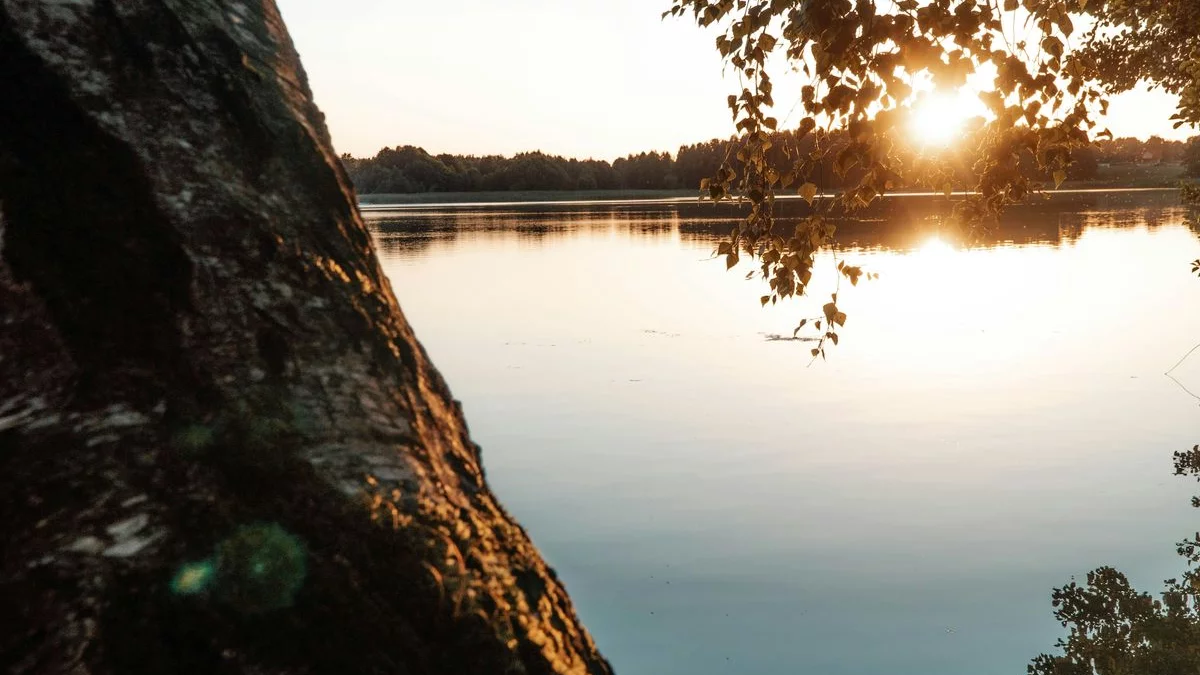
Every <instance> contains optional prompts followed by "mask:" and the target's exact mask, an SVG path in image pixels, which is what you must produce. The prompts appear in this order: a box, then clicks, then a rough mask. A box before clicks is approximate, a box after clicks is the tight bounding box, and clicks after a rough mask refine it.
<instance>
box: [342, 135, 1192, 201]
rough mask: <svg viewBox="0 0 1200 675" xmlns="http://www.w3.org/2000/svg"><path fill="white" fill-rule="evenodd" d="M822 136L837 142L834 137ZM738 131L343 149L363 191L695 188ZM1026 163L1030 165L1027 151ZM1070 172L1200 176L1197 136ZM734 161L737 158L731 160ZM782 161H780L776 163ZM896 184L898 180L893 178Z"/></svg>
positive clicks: (837, 182) (1079, 163) (1108, 147)
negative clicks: (622, 149)
mask: <svg viewBox="0 0 1200 675" xmlns="http://www.w3.org/2000/svg"><path fill="white" fill-rule="evenodd" d="M814 142H816V141H815V139H814V137H813V136H806V137H804V138H802V139H799V140H798V139H797V138H796V137H795V134H794V133H792V132H780V133H777V134H775V135H774V137H773V143H774V144H773V147H772V149H771V153H773V154H776V155H777V157H776V158H775V159H776V160H779V161H786V159H787V157H788V155H791V156H792V157H797V156H801V155H804V154H806V153H810V152H811V151H812V150H813V147H814ZM820 142H822V143H828V144H832V145H833V146H836V145H837V144H838V143H839V140H838V139H837V138H836V137H826V138H824V139H822V140H821V141H820ZM970 145H971V144H970V143H969V142H965V143H961V144H960V147H959V148H958V149H951V150H946V151H944V152H943V153H942V155H941V156H940V160H941V161H945V162H947V163H948V166H951V167H953V174H956V175H958V176H960V177H961V178H963V179H966V178H967V177H968V175H969V173H970V166H971V161H972V157H973V155H972V154H971V152H970V151H969V150H966V149H964V148H968V147H970ZM736 147H737V146H736V144H735V139H732V138H731V139H725V140H721V139H713V140H710V141H707V142H704V143H696V144H694V145H685V146H683V147H681V148H679V150H678V152H676V153H675V156H674V157H672V156H671V155H670V154H669V153H666V152H643V153H640V154H637V155H629V156H627V157H622V158H620V159H617V160H615V161H613V162H612V163H609V162H607V161H604V160H597V159H582V160H581V159H567V158H564V157H560V156H557V155H548V154H545V153H543V152H523V153H520V154H518V155H515V156H513V157H502V156H499V155H487V156H482V157H477V156H474V155H447V154H441V155H431V154H429V153H428V152H426V151H425V150H423V149H421V148H418V147H414V146H411V145H406V146H397V147H395V148H384V149H382V150H380V151H379V152H378V153H377V154H376V155H375V156H374V157H370V158H356V157H352V156H350V155H342V158H341V159H342V163H343V164H344V165H345V167H346V170H347V172H348V173H349V174H350V179H351V180H352V181H353V182H354V186H355V188H356V189H357V190H358V192H359V193H360V194H383V193H392V194H397V193H413V192H480V191H528V190H549V191H565V190H674V189H692V188H696V187H697V186H699V185H700V181H701V180H702V179H704V178H708V177H710V176H712V175H713V173H714V172H716V170H717V169H718V167H720V166H721V162H722V160H724V159H725V157H726V156H727V155H729V156H731V157H734V156H735V155H736ZM835 157H836V152H831V153H829V154H828V156H827V158H826V159H825V160H823V161H821V162H819V163H818V165H817V167H816V169H815V171H814V173H813V175H812V178H813V182H815V183H817V184H818V185H821V186H822V187H824V188H837V187H840V186H841V185H842V184H843V183H844V182H845V181H847V180H850V179H853V178H854V176H853V174H852V173H851V174H849V175H848V176H841V175H838V172H835V171H834V170H833V162H834V158H835ZM1029 159H1030V161H1029V162H1028V163H1027V164H1028V168H1027V169H1026V170H1028V171H1031V172H1033V171H1035V169H1033V166H1034V162H1032V158H1029ZM1073 161H1074V163H1073V164H1072V166H1071V167H1070V169H1069V171H1068V174H1069V178H1070V179H1073V180H1089V179H1094V178H1096V177H1097V174H1098V172H1099V170H1100V167H1101V165H1104V164H1109V165H1136V164H1159V163H1182V164H1183V165H1184V168H1185V172H1186V173H1187V175H1189V176H1194V177H1200V136H1198V137H1196V138H1193V139H1192V140H1191V141H1188V142H1182V141H1167V140H1164V139H1162V138H1159V137H1157V136H1153V137H1151V138H1149V139H1148V140H1145V141H1142V140H1138V139H1136V138H1117V139H1111V140H1109V139H1105V140H1100V141H1098V142H1096V143H1095V144H1094V145H1092V146H1089V147H1084V148H1079V149H1077V150H1076V151H1075V152H1074V155H1073ZM735 162H736V160H735ZM776 165H779V164H776ZM898 187H901V186H898Z"/></svg>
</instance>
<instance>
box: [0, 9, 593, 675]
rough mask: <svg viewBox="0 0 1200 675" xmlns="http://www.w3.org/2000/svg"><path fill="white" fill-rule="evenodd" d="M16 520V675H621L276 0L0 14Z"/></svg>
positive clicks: (0, 475)
mask: <svg viewBox="0 0 1200 675" xmlns="http://www.w3.org/2000/svg"><path fill="white" fill-rule="evenodd" d="M400 65H403V64H400ZM464 273H469V271H464ZM0 518H2V522H3V523H4V527H5V531H4V537H3V543H2V544H0V550H2V551H3V557H2V559H0V574H2V576H0V608H2V609H0V666H3V668H4V671H5V672H14V673H61V672H69V673H122V674H123V673H135V672H153V673H186V672H204V673H208V672H230V673H264V674H265V673H347V674H352V673H454V674H455V675H460V674H462V673H473V672H478V673H483V672H486V673H568V672H569V673H597V674H599V673H609V672H610V668H609V666H608V664H607V662H606V661H605V660H604V659H603V658H602V657H601V656H600V655H599V654H598V653H597V651H596V647H595V645H594V644H593V642H592V639H591V637H590V636H589V635H588V633H587V631H586V630H584V628H583V627H582V626H581V625H580V624H579V621H578V620H577V619H576V617H575V614H574V610H573V609H572V606H571V602H570V600H569V598H568V597H567V594H566V592H565V591H564V590H563V587H562V585H561V584H560V583H559V582H558V581H557V578H556V577H555V575H554V572H553V570H551V569H550V568H549V567H548V566H547V565H546V564H545V563H544V562H543V561H542V560H541V558H540V557H539V555H538V553H537V551H536V549H535V548H534V546H533V545H532V544H531V543H530V541H529V538H528V537H527V536H526V534H525V532H524V531H523V530H522V529H521V528H520V526H518V525H517V524H516V523H515V522H514V521H513V520H512V518H510V517H509V516H508V515H507V514H506V513H505V512H504V510H503V508H501V507H500V505H499V504H498V503H497V502H496V499H495V498H494V497H493V495H492V493H491V492H490V491H489V490H488V487H487V484H486V483H485V481H484V477H483V472H482V469H481V465H480V458H479V448H478V447H477V446H476V445H475V444H474V443H472V442H471V440H470V437H469V436H468V434H467V429H466V424H465V422H464V421H463V417H462V413H461V410H460V407H459V405H458V403H457V402H456V401H454V400H453V399H452V398H451V396H450V392H449V390H448V389H447V387H446V384H445V383H444V382H443V380H442V378H441V376H440V375H439V374H438V372H437V370H436V369H435V368H434V367H433V365H432V364H431V363H430V362H429V360H428V358H427V356H426V354H425V352H424V350H423V349H422V348H421V346H420V344H419V343H418V342H417V340H416V338H415V337H414V336H413V333H412V330H411V329H410V327H409V325H408V323H407V322H406V321H405V319H404V316H403V315H402V314H401V312H400V308H399V306H398V305H397V303H396V300H395V297H394V296H393V295H392V291H391V288H390V286H389V284H388V281H387V279H386V278H385V277H384V275H383V272H382V271H381V269H380V267H379V263H378V261H377V259H376V257H375V252H374V247H373V245H372V242H371V238H370V236H369V234H368V231H367V229H366V227H365V226H364V225H363V222H362V220H361V219H360V217H359V214H358V211H357V208H356V207H355V204H354V200H353V194H352V190H351V187H350V185H349V183H348V181H347V178H346V175H345V173H344V172H343V170H342V168H341V165H340V163H339V161H338V159H337V157H336V156H335V155H334V153H333V150H332V147H331V144H330V140H329V135H328V132H327V130H326V128H325V124H324V121H323V118H322V115H321V113H320V112H319V111H318V110H317V108H316V107H315V106H314V105H313V102H312V95H311V92H310V91H309V88H308V84H307V81H306V78H305V75H304V72H303V70H302V69H301V67H300V63H299V59H298V58H297V56H296V53H295V51H294V49H293V47H292V44H291V41H290V39H289V37H288V35H287V32H286V30H285V28H284V25H283V22H282V20H281V19H280V16H279V12H278V10H277V9H276V7H275V4H274V2H273V1H272V0H263V1H261V2H235V1H232V0H230V1H228V2H218V1H216V0H74V1H70V2H68V1H65V0H41V1H34V0H0Z"/></svg>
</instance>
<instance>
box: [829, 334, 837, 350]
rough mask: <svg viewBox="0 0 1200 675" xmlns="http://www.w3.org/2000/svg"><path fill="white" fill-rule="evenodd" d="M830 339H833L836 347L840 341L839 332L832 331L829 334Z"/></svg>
mask: <svg viewBox="0 0 1200 675" xmlns="http://www.w3.org/2000/svg"><path fill="white" fill-rule="evenodd" d="M829 339H830V340H833V346H834V347H836V346H837V343H838V334H837V333H830V334H829Z"/></svg>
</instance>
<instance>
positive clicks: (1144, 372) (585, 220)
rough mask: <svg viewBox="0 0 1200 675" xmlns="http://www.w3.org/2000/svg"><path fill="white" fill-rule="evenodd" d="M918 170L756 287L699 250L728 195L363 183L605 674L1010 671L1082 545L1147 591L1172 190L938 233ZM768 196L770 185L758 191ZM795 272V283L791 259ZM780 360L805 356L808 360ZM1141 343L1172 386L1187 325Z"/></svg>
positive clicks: (431, 344)
mask: <svg viewBox="0 0 1200 675" xmlns="http://www.w3.org/2000/svg"><path fill="white" fill-rule="evenodd" d="M944 202H945V200H940V199H930V198H915V197H914V198H903V197H899V198H894V199H893V200H892V201H891V202H889V204H890V206H889V207H888V209H887V210H886V212H885V213H882V214H880V215H879V216H878V217H876V218H873V219H871V220H870V221H869V222H863V223H857V224H853V225H846V226H844V227H842V228H841V229H840V230H839V245H838V248H837V250H836V257H837V259H839V260H846V261H848V262H849V263H851V264H858V265H861V266H862V267H863V268H864V269H865V270H866V271H870V272H877V273H878V274H879V279H877V280H871V281H860V283H859V284H858V285H857V286H856V287H851V286H850V285H849V284H848V283H845V282H843V283H842V287H841V291H840V296H839V299H840V302H839V305H840V306H841V307H842V308H843V309H844V310H845V311H846V312H847V313H848V315H849V319H848V321H847V323H846V326H845V328H844V329H843V330H842V331H841V333H842V334H841V344H840V346H838V347H831V348H830V349H829V350H828V360H827V361H826V362H821V361H819V360H818V361H817V362H816V363H812V358H811V356H810V355H809V350H810V349H811V347H812V344H811V343H810V342H806V341H799V340H786V339H779V338H780V337H786V338H790V337H791V336H792V330H793V328H794V327H795V326H796V324H797V322H798V320H799V319H800V318H802V317H815V316H816V315H819V314H820V307H821V305H822V304H823V303H824V302H826V301H827V299H828V296H829V293H830V292H831V291H832V290H833V286H832V285H830V284H832V283H833V281H834V277H835V274H833V266H834V265H835V259H834V257H833V255H834V254H833V253H829V254H826V255H825V256H823V257H822V258H821V259H820V260H819V262H818V271H817V273H816V274H815V276H814V283H815V284H817V286H815V287H814V288H813V289H811V291H810V295H811V297H810V298H806V299H803V300H794V301H788V302H781V303H780V304H778V305H776V306H767V307H765V308H763V307H760V303H759V296H761V295H762V294H763V293H765V292H766V290H765V288H766V284H765V282H764V281H762V280H761V279H757V278H756V279H753V280H746V279H745V276H746V273H747V272H749V271H751V270H752V269H755V268H754V266H753V265H752V264H751V263H750V262H748V260H747V259H745V258H744V259H743V261H742V262H741V263H740V264H739V266H738V267H736V268H735V269H734V270H732V271H729V272H726V271H725V265H724V261H723V260H720V259H712V258H711V256H712V253H713V251H714V249H715V247H716V244H717V242H718V241H719V240H720V238H721V236H722V235H724V234H726V233H728V230H729V227H730V226H731V225H732V223H733V219H734V218H736V217H737V211H736V210H735V209H734V207H731V206H728V205H725V206H721V207H719V208H718V207H715V206H713V205H711V204H703V205H701V204H696V203H694V202H691V201H676V202H654V203H645V202H626V203H577V204H540V205H471V206H459V207H453V206H447V207H431V206H417V207H412V208H386V207H384V208H378V207H377V208H375V209H372V210H369V211H366V212H365V213H364V216H365V217H366V218H367V220H368V222H369V224H370V225H371V227H372V228H373V230H374V231H375V233H376V237H377V242H378V244H379V251H380V254H381V256H382V259H383V265H384V268H385V270H386V272H387V274H388V276H389V277H390V279H391V281H392V285H393V287H394V289H395V292H396V295H397V297H398V298H399V299H400V303H401V306H402V307H403V309H404V312H405V314H406V315H407V316H408V318H409V320H410V321H411V322H412V324H413V326H414V328H415V330H416V332H417V335H418V336H419V337H420V338H421V340H422V342H423V343H424V345H425V347H426V348H427V350H428V351H429V354H430V356H431V357H432V359H433V361H434V363H436V364H437V366H438V367H439V368H440V369H441V371H442V373H443V374H444V375H445V376H446V379H447V380H448V381H449V383H450V386H451V389H452V391H453V392H454V394H455V396H456V397H457V398H459V399H461V400H462V402H463V405H464V408H465V411H466V415H467V419H468V421H469V422H470V425H471V431H472V435H473V437H474V438H475V440H476V441H478V442H479V444H480V445H481V446H482V447H483V461H484V466H485V468H486V471H487V476H488V479H489V481H490V483H491V486H492V488H493V490H494V491H495V492H496V494H497V495H498V496H499V498H500V500H501V501H502V502H503V503H504V504H505V506H506V507H507V508H508V509H509V511H510V512H511V513H512V514H513V515H514V516H515V517H516V518H517V519H518V520H519V521H520V522H521V523H522V524H523V525H524V526H525V528H526V529H527V530H528V532H529V533H530V536H531V537H532V538H533V540H534V541H535V542H536V543H537V545H538V546H539V547H540V549H541V550H542V552H543V554H544V555H545V557H546V559H547V560H548V562H549V563H550V564H552V565H553V566H554V567H555V569H556V570H557V571H558V573H559V576H560V577H561V578H562V579H563V581H564V582H565V583H566V586H567V589H568V590H569V592H570V594H571V596H572V598H573V599H574V601H575V605H576V609H577V610H578V613H579V615H580V616H581V618H582V619H583V621H584V623H585V624H586V625H587V627H588V628H589V629H590V630H591V632H592V634H593V635H594V637H595V639H596V641H597V643H598V645H599V647H600V649H601V651H602V652H603V653H604V654H605V655H606V656H607V657H608V658H609V659H610V660H611V661H612V664H613V666H614V668H615V669H616V672H617V673H618V675H669V674H672V673H680V674H684V673H687V674H689V675H705V674H713V675H716V674H721V675H726V674H738V675H752V674H763V675H767V674H770V675H778V674H783V673H823V674H826V675H840V674H845V675H870V674H876V673H877V674H880V675H942V674H944V675H951V674H953V675H990V674H996V675H999V674H1002V673H1003V674H1006V675H1013V674H1020V673H1024V672H1025V665H1026V664H1027V662H1028V661H1029V659H1031V658H1032V657H1033V656H1035V655H1037V654H1038V653H1040V652H1043V651H1050V650H1051V648H1052V646H1053V644H1054V641H1055V639H1056V638H1058V637H1059V636H1060V635H1062V634H1063V629H1062V627H1061V626H1060V625H1059V624H1058V623H1057V622H1056V621H1055V620H1054V618H1053V616H1052V613H1051V612H1052V608H1051V605H1050V591H1051V589H1052V588H1053V587H1055V586H1061V585H1063V584H1064V583H1066V582H1067V581H1068V580H1069V579H1070V578H1071V577H1072V575H1075V576H1077V577H1082V576H1083V575H1084V574H1085V573H1086V572H1087V571H1089V570H1090V569H1093V568H1095V567H1098V566H1100V565H1112V566H1115V567H1117V568H1118V569H1121V570H1123V571H1125V572H1127V573H1129V575H1130V577H1131V580H1132V581H1133V582H1134V583H1135V585H1137V586H1138V587H1140V588H1142V589H1143V590H1149V591H1157V590H1158V589H1159V588H1160V587H1161V581H1162V580H1163V579H1165V578H1168V577H1174V576H1177V575H1178V574H1179V573H1180V572H1181V571H1182V570H1183V569H1184V561H1183V560H1182V559H1181V558H1179V557H1178V556H1177V555H1176V554H1175V546H1174V543H1175V542H1176V541H1178V540H1180V539H1182V538H1184V537H1186V536H1189V535H1190V534H1191V533H1192V532H1194V531H1195V530H1196V515H1197V514H1196V513H1195V512H1194V510H1193V509H1191V507H1190V505H1189V498H1190V497H1191V496H1192V495H1193V494H1196V493H1200V486H1198V485H1196V484H1195V483H1189V482H1188V481H1187V480H1185V479H1183V478H1178V477H1173V476H1172V463H1171V454H1172V452H1174V451H1177V450H1184V449H1187V448H1191V447H1192V446H1193V445H1195V444H1196V443H1200V425H1198V424H1197V421H1198V420H1200V414H1198V413H1200V409H1198V405H1197V399H1195V398H1193V397H1191V396H1190V395H1189V394H1187V393H1186V392H1185V391H1184V390H1183V389H1182V388H1181V386H1180V384H1177V383H1176V382H1175V381H1172V380H1171V379H1169V378H1167V377H1165V376H1164V372H1165V371H1166V370H1167V369H1169V368H1170V367H1171V366H1172V365H1173V364H1174V363H1175V362H1176V361H1178V360H1179V359H1180V358H1181V357H1182V356H1183V355H1184V354H1186V353H1187V352H1188V350H1190V349H1191V348H1192V347H1193V346H1194V345H1195V344H1196V343H1197V342H1198V341H1200V312H1198V311H1196V307H1197V306H1198V305H1200V280H1198V279H1197V278H1196V277H1195V276H1194V275H1192V274H1190V269H1189V266H1190V262H1191V261H1192V260H1194V259H1196V258H1200V238H1198V237H1200V226H1197V225H1196V224H1195V221H1194V220H1191V218H1190V217H1189V211H1188V210H1186V209H1184V208H1182V207H1180V206H1179V205H1178V197H1177V196H1176V195H1175V194H1174V193H1171V192H1147V193H1114V194H1105V193H1083V194H1073V195H1063V196H1061V197H1056V198H1055V199H1054V200H1053V201H1051V202H1050V203H1048V204H1044V205H1039V206H1036V207H1028V208H1021V209H1016V210H1014V211H1013V212H1011V213H1010V214H1008V215H1007V216H1006V219H1005V222H1004V223H1003V225H1002V227H1000V228H999V229H998V230H997V231H996V232H994V233H992V234H991V235H990V236H988V237H986V238H984V239H982V240H981V241H978V242H976V244H975V245H973V246H969V247H964V246H960V245H958V244H956V243H955V240H954V239H953V238H951V237H949V236H948V235H946V234H945V233H939V230H938V219H937V214H938V213H942V212H944V207H945V203H944ZM786 208H791V209H794V208H796V206H795V205H794V204H792V205H789V206H786V207H785V209H786ZM821 283H824V284H825V285H820V284H821ZM810 364H811V365H810ZM1173 374H1174V376H1175V377H1176V378H1177V379H1178V380H1179V382H1181V383H1182V384H1183V385H1185V386H1190V387H1191V389H1192V390H1193V391H1197V392H1200V352H1197V355H1196V356H1195V357H1194V358H1192V359H1189V360H1187V361H1185V362H1184V364H1183V365H1182V366H1180V367H1179V368H1178V369H1177V370H1176V371H1175V372H1174V373H1173Z"/></svg>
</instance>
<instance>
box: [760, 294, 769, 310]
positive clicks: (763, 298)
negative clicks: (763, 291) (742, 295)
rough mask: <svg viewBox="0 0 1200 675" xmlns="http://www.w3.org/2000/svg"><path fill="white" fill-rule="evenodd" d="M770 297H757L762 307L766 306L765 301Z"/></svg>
mask: <svg viewBox="0 0 1200 675" xmlns="http://www.w3.org/2000/svg"><path fill="white" fill-rule="evenodd" d="M770 299H771V296H769V295H764V296H762V297H761V298H759V301H760V302H762V306H763V307H766V306H767V302H768V301H769V300H770Z"/></svg>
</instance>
